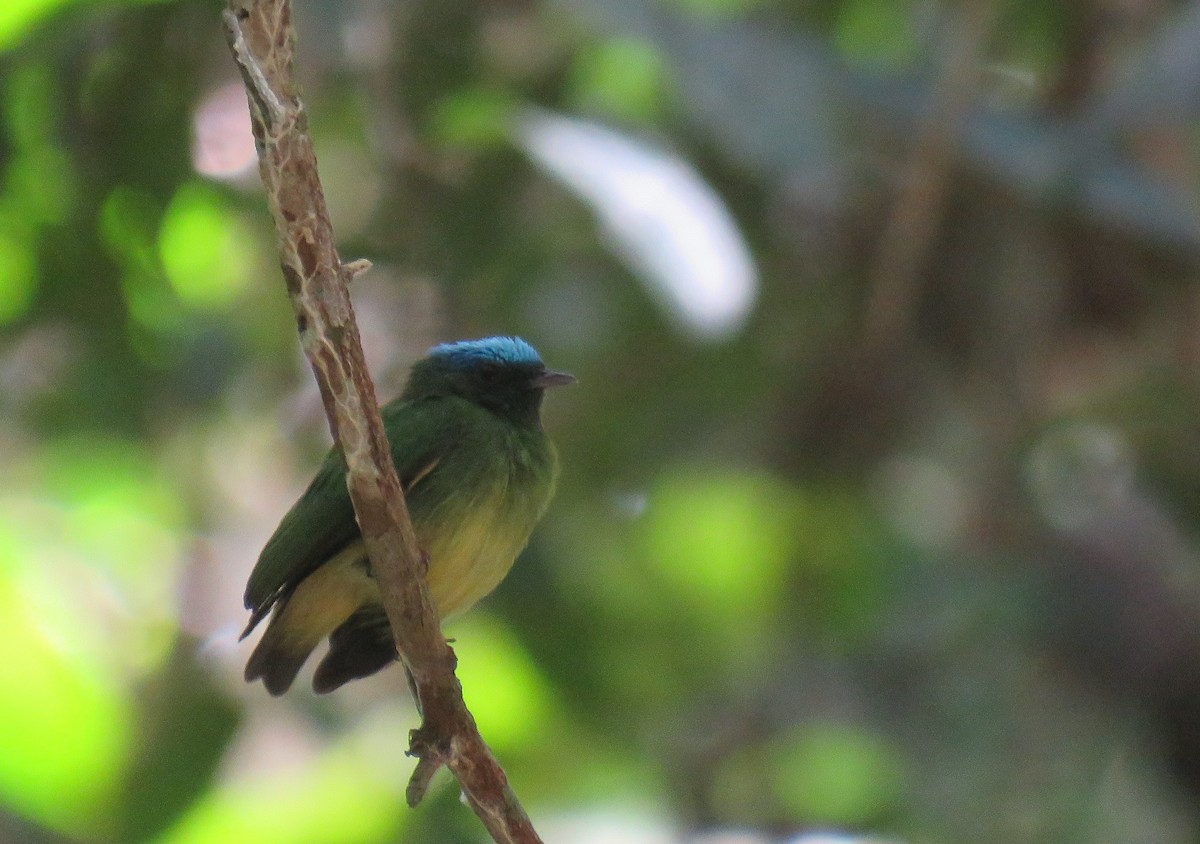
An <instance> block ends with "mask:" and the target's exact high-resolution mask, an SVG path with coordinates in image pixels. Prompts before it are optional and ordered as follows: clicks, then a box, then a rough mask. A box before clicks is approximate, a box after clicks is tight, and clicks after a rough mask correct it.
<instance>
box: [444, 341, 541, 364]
mask: <svg viewBox="0 0 1200 844" xmlns="http://www.w3.org/2000/svg"><path fill="white" fill-rule="evenodd" d="M429 357H431V358H441V359H443V360H446V361H447V362H449V363H450V364H451V365H452V366H461V367H464V368H466V367H469V366H472V365H474V364H478V363H482V362H483V361H495V362H496V363H513V364H540V363H541V362H542V358H541V355H539V354H538V353H537V349H535V348H533V346H531V345H529V344H528V343H526V342H525V341H524V340H522V339H521V338H520V337H484V338H483V339H482V340H461V341H459V342H457V343H442V344H441V345H440V346H434V347H433V348H432V349H430V350H429Z"/></svg>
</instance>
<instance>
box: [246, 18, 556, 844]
mask: <svg viewBox="0 0 1200 844" xmlns="http://www.w3.org/2000/svg"><path fill="white" fill-rule="evenodd" d="M223 19H224V23H225V30H226V37H227V39H228V41H229V47H230V49H231V50H232V52H233V56H234V59H235V61H236V62H237V65H238V68H239V70H240V71H241V74H242V79H243V81H244V83H245V85H246V90H247V94H248V97H249V101H250V111H251V117H252V121H253V127H254V138H255V142H256V144H257V148H258V156H259V171H260V173H261V175H262V180H263V184H264V186H265V187H266V191H267V199H268V204H269V205H270V208H271V214H272V216H273V217H274V220H275V227H276V233H277V236H278V241H279V256H280V264H281V267H282V269H283V275H284V279H285V281H286V283H287V289H288V295H289V297H290V299H291V302H292V307H293V309H294V310H295V313H296V322H297V325H298V327H299V331H300V341H301V345H302V346H303V348H304V352H305V354H306V355H307V357H308V359H309V362H310V364H311V365H312V368H313V374H314V376H315V377H316V379H317V384H318V385H319V387H320V390H321V398H322V400H323V401H324V404H325V412H326V415H327V416H328V418H329V427H330V431H331V432H332V434H333V438H334V442H335V443H337V445H338V447H339V448H341V450H342V453H343V455H344V456H345V459H346V466H347V485H348V486H349V490H350V497H351V499H352V500H353V502H354V511H355V515H356V516H357V518H358V523H359V526H360V527H361V529H362V534H363V539H364V540H365V542H366V546H367V551H368V553H369V555H370V559H371V566H372V569H373V571H374V572H375V575H376V578H377V580H378V582H379V586H380V589H381V590H382V592H383V598H384V606H385V608H386V609H387V614H388V619H389V621H390V622H391V626H392V631H393V635H394V636H395V638H396V644H397V647H398V649H399V652H400V655H401V657H402V659H403V660H404V664H405V666H406V667H407V669H408V671H409V674H410V676H411V678H412V682H413V686H414V688H415V691H416V693H417V698H418V706H419V707H420V709H421V713H422V724H421V727H420V728H419V729H418V730H415V731H414V732H413V735H412V737H411V743H410V750H409V753H410V755H413V756H416V757H418V759H419V761H418V764H417V768H416V770H415V772H414V773H413V777H412V780H411V782H410V783H409V788H408V802H409V804H410V805H414V806H415V805H416V804H417V803H419V802H420V800H421V799H422V798H423V797H424V795H425V791H426V789H427V788H428V786H429V782H430V780H431V779H432V778H433V775H434V774H435V773H436V772H437V769H438V768H440V767H441V766H442V765H445V766H447V767H448V768H450V770H451V771H452V772H453V773H454V775H455V776H456V777H457V778H458V780H459V782H460V784H461V785H462V788H463V791H464V793H465V794H466V796H467V799H468V801H469V802H470V804H471V807H472V809H474V811H475V813H476V814H477V815H478V816H479V818H480V819H481V820H482V821H483V823H484V825H485V826H486V827H487V829H488V831H489V832H490V833H491V835H492V838H493V839H494V840H495V841H497V842H501V844H504V843H505V842H509V843H510V844H533V842H540V839H539V838H538V836H537V833H536V832H535V831H534V829H533V826H532V824H531V823H530V821H529V818H528V816H527V815H526V814H525V812H524V810H523V809H522V808H521V805H520V803H519V802H518V801H517V798H516V795H515V794H513V792H512V789H511V788H510V787H509V785H508V779H507V777H506V775H505V773H504V770H503V769H502V768H501V767H500V764H499V763H498V762H497V761H496V759H495V757H494V756H493V755H492V753H491V751H490V750H489V748H488V747H487V745H486V744H485V743H484V741H483V738H482V736H480V734H479V730H478V729H477V728H476V726H475V720H474V718H473V717H472V715H471V713H470V711H469V710H468V709H467V708H466V705H465V703H464V702H463V697H462V687H461V685H460V684H459V682H458V678H457V677H456V676H455V673H454V669H455V656H454V652H453V650H451V648H450V646H449V645H448V644H447V642H446V639H445V637H444V636H443V635H442V631H441V626H440V624H439V621H438V616H437V612H436V610H435V608H434V606H433V602H432V600H431V599H430V597H429V590H428V587H427V585H426V583H425V577H424V569H425V563H424V560H423V556H422V553H421V550H420V548H419V547H418V546H417V540H416V536H415V534H414V533H413V528H412V523H411V521H410V520H409V516H408V511H407V508H406V506H405V503H404V496H403V493H402V491H401V487H400V481H399V478H398V477H397V475H396V469H395V466H394V465H393V463H392V459H391V450H390V448H389V446H388V443H387V439H386V436H385V434H384V430H383V425H382V422H381V421H380V418H379V407H378V403H377V400H376V398H375V389H374V386H373V384H372V382H371V377H370V374H369V373H368V371H367V367H366V363H365V361H364V359H363V351H362V344H361V342H360V339H359V332H358V325H357V323H356V321H355V317H354V310H353V307H352V305H351V303H350V297H349V293H348V290H347V285H348V283H349V282H350V281H351V280H352V279H353V278H354V277H355V276H356V275H358V274H359V273H361V272H363V271H364V270H365V268H366V266H365V264H364V262H362V261H351V262H349V263H345V264H343V263H342V261H341V259H340V258H339V256H338V253H337V249H336V247H335V246H334V240H333V228H332V225H331V224H330V221H329V214H328V212H327V210H326V206H325V197H324V193H323V191H322V189H321V183H320V180H319V178H318V175H317V161H316V155H315V154H314V152H313V146H312V139H311V138H310V137H309V135H308V131H307V118H306V115H305V111H304V105H303V103H302V102H301V101H300V98H299V96H298V93H297V86H296V83H295V81H294V79H293V75H292V69H293V45H294V42H295V34H294V31H293V29H292V24H291V5H290V2H289V0H247V2H246V3H245V5H240V4H239V3H238V2H237V0H234V2H231V4H230V9H229V10H227V11H226V12H225V13H224V15H223Z"/></svg>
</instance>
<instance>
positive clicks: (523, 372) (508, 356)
mask: <svg viewBox="0 0 1200 844" xmlns="http://www.w3.org/2000/svg"><path fill="white" fill-rule="evenodd" d="M574 381H575V376H573V375H568V374H567V373H565V372H556V371H554V370H552V369H547V368H546V364H544V363H543V362H542V358H541V356H540V355H539V354H538V353H537V350H536V349H534V348H533V346H531V345H529V344H528V343H526V342H525V341H524V340H522V339H521V338H519V337H485V338H483V339H482V340H462V341H460V342H458V343H443V344H442V345H440V346H434V347H433V348H432V349H430V350H429V352H428V354H426V356H425V357H424V358H422V359H421V360H419V361H417V363H416V364H414V365H413V368H412V372H411V373H410V374H409V377H408V386H407V387H405V389H404V397H405V398H408V399H419V398H429V397H431V396H447V395H454V396H459V397H461V398H464V399H467V400H468V401H472V402H475V403H476V404H479V405H482V406H483V407H486V408H487V409H488V410H491V411H492V412H494V413H496V414H499V415H501V416H504V417H506V418H509V419H512V420H513V421H516V422H523V423H528V424H535V425H536V424H538V411H539V410H540V409H541V406H542V394H543V392H544V391H545V389H546V388H547V387H558V386H561V385H564V384H572V383H574Z"/></svg>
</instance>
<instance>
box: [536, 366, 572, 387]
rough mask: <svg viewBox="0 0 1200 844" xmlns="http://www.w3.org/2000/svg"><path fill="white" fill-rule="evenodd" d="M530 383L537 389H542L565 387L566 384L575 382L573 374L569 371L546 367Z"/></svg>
mask: <svg viewBox="0 0 1200 844" xmlns="http://www.w3.org/2000/svg"><path fill="white" fill-rule="evenodd" d="M530 383H531V384H533V386H534V388H536V389H538V390H544V389H546V388H547V387H565V386H567V385H568V384H574V383H575V376H574V375H572V374H571V373H569V372H556V371H555V370H553V369H547V370H546V371H545V372H543V373H542V374H540V375H538V376H535V377H534V379H533V381H531V382H530Z"/></svg>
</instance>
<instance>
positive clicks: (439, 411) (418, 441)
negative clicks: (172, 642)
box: [239, 336, 575, 697]
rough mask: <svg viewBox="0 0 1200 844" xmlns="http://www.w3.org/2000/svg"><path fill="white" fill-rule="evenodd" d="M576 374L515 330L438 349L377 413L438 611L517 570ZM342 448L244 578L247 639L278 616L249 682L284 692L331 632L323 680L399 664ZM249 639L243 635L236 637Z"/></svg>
mask: <svg viewBox="0 0 1200 844" xmlns="http://www.w3.org/2000/svg"><path fill="white" fill-rule="evenodd" d="M574 382H575V377H574V376H573V375H570V374H568V373H566V372H559V371H556V370H552V369H547V368H546V365H545V364H544V363H543V362H542V358H541V356H540V355H539V354H538V352H537V351H536V350H535V349H534V347H533V346H531V345H530V344H529V343H527V342H526V341H524V340H522V339H521V338H519V337H504V336H500V337H486V338H483V339H479V340H463V341H459V342H454V343H443V344H441V345H437V346H434V347H433V348H431V349H430V350H429V351H428V352H427V353H426V355H425V357H424V358H422V359H421V360H419V361H417V362H416V363H415V364H413V366H412V368H411V370H410V372H409V376H408V380H407V383H406V384H405V386H404V389H403V391H402V392H401V394H400V395H399V397H397V398H396V399H394V400H393V401H391V402H389V403H388V404H386V405H384V407H383V408H382V409H381V411H380V415H381V417H382V419H383V425H384V430H385V431H386V433H387V438H388V442H389V444H390V446H391V452H392V459H393V460H394V461H395V464H396V471H397V473H398V474H399V476H400V483H401V486H402V488H403V490H404V496H405V501H406V503H407V505H408V512H409V516H410V517H411V519H412V523H413V529H414V531H415V532H416V537H417V542H418V545H419V546H420V548H421V550H422V552H423V553H424V555H425V556H426V558H427V560H428V572H427V579H428V584H429V591H430V595H431V597H432V599H433V603H434V605H435V606H436V608H437V611H438V615H439V617H440V618H442V619H445V618H448V617H451V616H454V615H457V614H459V613H462V612H465V611H466V610H468V609H470V608H471V607H472V606H473V605H474V604H475V603H476V602H478V601H479V600H480V599H481V598H483V597H484V596H485V595H487V594H488V593H490V592H491V591H492V590H493V589H494V588H495V587H496V586H497V585H498V584H499V583H500V581H501V580H503V579H504V577H505V576H506V575H507V574H508V572H509V570H510V569H511V568H512V565H513V562H514V561H515V559H516V557H517V555H518V554H520V552H521V551H522V550H523V549H524V547H525V545H526V544H527V543H528V541H529V537H530V534H531V533H532V532H533V528H534V526H535V525H536V524H537V523H538V521H540V519H541V517H542V515H543V514H544V513H545V512H546V508H547V507H548V506H549V504H550V500H551V498H552V497H553V496H554V489H555V485H556V483H557V480H558V455H557V452H556V450H555V448H554V444H553V443H552V442H551V441H550V438H549V437H548V436H547V435H546V433H545V431H544V429H543V427H542V421H541V406H542V399H543V395H544V393H545V391H546V390H547V389H549V388H551V387H558V386H563V385H566V384H571V383H574ZM382 601H383V599H382V596H381V593H380V590H379V587H378V585H377V584H376V582H375V578H374V576H373V574H372V572H371V564H370V560H369V559H368V558H367V553H366V550H365V547H364V544H363V539H362V534H361V532H360V531H359V528H358V523H357V522H356V520H355V516H354V508H353V505H352V504H351V502H350V495H349V492H348V490H347V488H346V463H345V460H344V458H343V457H342V454H341V452H340V451H339V450H338V449H336V448H333V449H331V450H330V452H329V454H328V455H327V456H326V457H325V460H324V462H323V463H322V464H321V467H320V469H319V471H318V472H317V474H316V477H314V478H313V480H312V483H311V484H309V486H308V488H307V490H306V491H305V492H304V493H303V494H302V495H301V496H300V498H299V500H298V501H297V502H296V503H295V504H294V505H293V506H292V508H291V509H290V510H289V511H288V512H287V514H286V515H285V516H284V517H283V520H282V521H281V522H280V524H279V526H278V527H277V528H276V529H275V532H274V533H273V534H272V536H271V538H270V539H269V540H267V543H266V545H265V546H264V548H263V550H262V553H261V554H260V555H259V558H258V562H257V563H256V564H255V566H254V569H253V571H252V572H251V574H250V578H249V580H248V581H247V583H246V592H245V601H244V603H245V606H246V609H248V610H250V620H249V623H248V624H247V625H246V629H245V630H244V631H243V632H242V635H241V639H245V638H246V637H247V636H248V635H249V634H250V633H251V631H253V630H254V629H255V627H257V626H258V624H259V623H260V622H261V621H262V620H263V619H264V618H266V617H267V616H268V615H270V621H269V622H268V624H267V628H266V631H265V633H264V634H263V636H262V638H261V639H260V640H259V642H258V644H257V645H256V646H255V648H254V650H253V652H252V653H251V655H250V658H249V660H247V662H246V670H245V678H246V681H247V682H254V681H255V680H260V679H261V680H262V681H263V685H264V686H265V687H266V689H267V691H268V692H269V693H270V694H271V695H272V696H276V697H277V696H279V695H282V694H284V693H285V692H286V691H287V690H288V689H289V688H290V687H291V685H292V683H293V682H294V681H295V679H296V676H297V674H298V673H299V672H300V669H301V667H302V666H303V665H304V663H305V662H306V661H307V660H308V657H309V656H310V654H311V653H312V651H313V650H314V649H315V648H316V647H317V645H318V644H320V642H321V640H322V639H324V638H326V637H328V639H329V650H328V652H327V653H326V654H325V656H324V657H323V658H322V659H321V661H320V663H319V664H318V665H317V669H316V671H315V673H314V675H313V681H312V684H313V690H314V691H315V692H317V693H318V694H324V693H327V692H331V691H333V690H334V689H337V688H339V687H340V686H342V685H343V684H345V683H347V682H349V681H350V680H354V679H358V678H361V677H367V676H370V675H372V674H374V673H376V672H378V671H380V670H382V669H383V668H385V667H387V666H388V665H389V664H391V663H392V662H393V661H394V660H395V659H396V658H397V653H396V646H395V643H394V640H393V637H392V631H391V627H390V626H389V624H388V620H387V615H386V614H385V612H384V608H383V603H382ZM239 641H240V640H239Z"/></svg>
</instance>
